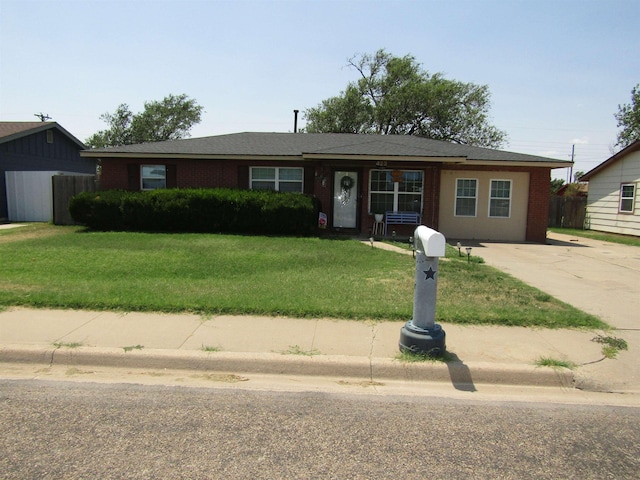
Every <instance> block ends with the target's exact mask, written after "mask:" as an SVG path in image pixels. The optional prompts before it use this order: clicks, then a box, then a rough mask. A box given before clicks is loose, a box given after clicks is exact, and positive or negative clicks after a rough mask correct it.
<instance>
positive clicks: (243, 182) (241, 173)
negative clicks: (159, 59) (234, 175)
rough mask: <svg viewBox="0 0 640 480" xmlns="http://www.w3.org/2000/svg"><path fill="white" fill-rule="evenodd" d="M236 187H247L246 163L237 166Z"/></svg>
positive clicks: (247, 173) (247, 170) (246, 188)
mask: <svg viewBox="0 0 640 480" xmlns="http://www.w3.org/2000/svg"><path fill="white" fill-rule="evenodd" d="M238 188H243V189H245V190H248V189H249V167H248V166H246V165H239V166H238Z"/></svg>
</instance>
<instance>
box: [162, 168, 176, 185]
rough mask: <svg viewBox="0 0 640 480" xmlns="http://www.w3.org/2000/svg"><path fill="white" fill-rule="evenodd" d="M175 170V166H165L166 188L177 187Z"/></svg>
mask: <svg viewBox="0 0 640 480" xmlns="http://www.w3.org/2000/svg"><path fill="white" fill-rule="evenodd" d="M177 170H178V169H177V167H176V165H165V172H166V176H167V177H166V182H167V183H166V185H167V188H177V187H178V178H177Z"/></svg>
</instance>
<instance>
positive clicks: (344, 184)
mask: <svg viewBox="0 0 640 480" xmlns="http://www.w3.org/2000/svg"><path fill="white" fill-rule="evenodd" d="M352 188H353V178H351V177H350V176H349V175H345V176H344V177H342V178H341V179H340V189H341V190H342V192H341V193H342V195H340V196H341V197H342V198H341V199H340V201H341V202H342V205H348V204H349V202H350V201H351V189H352Z"/></svg>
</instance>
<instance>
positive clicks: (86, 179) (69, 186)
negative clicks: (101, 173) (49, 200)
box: [51, 175, 96, 225]
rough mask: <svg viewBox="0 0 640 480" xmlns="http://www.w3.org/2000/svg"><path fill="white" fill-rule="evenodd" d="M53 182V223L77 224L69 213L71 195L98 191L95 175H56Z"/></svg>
mask: <svg viewBox="0 0 640 480" xmlns="http://www.w3.org/2000/svg"><path fill="white" fill-rule="evenodd" d="M51 178H52V183H53V223H54V224H55V225H75V222H74V221H73V218H71V214H70V213H69V201H70V200H71V197H73V196H74V195H77V194H78V193H80V192H95V191H96V176H95V175H54V176H53V177H51Z"/></svg>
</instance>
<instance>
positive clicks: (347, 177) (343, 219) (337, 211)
mask: <svg viewBox="0 0 640 480" xmlns="http://www.w3.org/2000/svg"><path fill="white" fill-rule="evenodd" d="M357 227H358V172H348V171H337V172H335V173H334V174H333V228H357Z"/></svg>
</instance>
